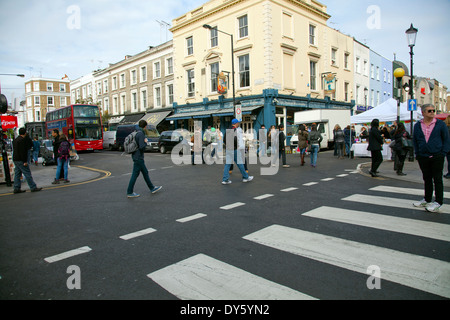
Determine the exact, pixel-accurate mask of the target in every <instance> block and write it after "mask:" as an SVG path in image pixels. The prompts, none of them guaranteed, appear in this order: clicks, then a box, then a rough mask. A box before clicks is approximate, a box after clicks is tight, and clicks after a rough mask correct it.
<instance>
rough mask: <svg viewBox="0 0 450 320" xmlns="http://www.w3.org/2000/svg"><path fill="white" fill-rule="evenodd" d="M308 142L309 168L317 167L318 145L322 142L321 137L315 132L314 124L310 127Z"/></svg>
mask: <svg viewBox="0 0 450 320" xmlns="http://www.w3.org/2000/svg"><path fill="white" fill-rule="evenodd" d="M308 140H309V144H310V145H311V167H313V168H315V167H316V166H317V153H319V149H320V143H321V142H322V140H323V138H322V135H321V134H320V132H319V131H317V125H316V124H315V123H314V124H313V125H312V126H311V132H310V133H309V138H308Z"/></svg>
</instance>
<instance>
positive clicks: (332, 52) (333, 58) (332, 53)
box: [331, 48, 337, 66]
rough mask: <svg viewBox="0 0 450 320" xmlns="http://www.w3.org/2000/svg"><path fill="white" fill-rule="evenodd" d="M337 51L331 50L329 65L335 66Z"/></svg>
mask: <svg viewBox="0 0 450 320" xmlns="http://www.w3.org/2000/svg"><path fill="white" fill-rule="evenodd" d="M336 57H337V49H335V48H332V49H331V65H332V66H337V58H336Z"/></svg>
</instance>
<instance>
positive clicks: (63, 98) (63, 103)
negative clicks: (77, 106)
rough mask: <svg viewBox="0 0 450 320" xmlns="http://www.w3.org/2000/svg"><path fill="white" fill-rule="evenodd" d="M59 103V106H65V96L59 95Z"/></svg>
mask: <svg viewBox="0 0 450 320" xmlns="http://www.w3.org/2000/svg"><path fill="white" fill-rule="evenodd" d="M59 103H60V105H61V107H65V106H67V103H66V97H61V98H60V100H59Z"/></svg>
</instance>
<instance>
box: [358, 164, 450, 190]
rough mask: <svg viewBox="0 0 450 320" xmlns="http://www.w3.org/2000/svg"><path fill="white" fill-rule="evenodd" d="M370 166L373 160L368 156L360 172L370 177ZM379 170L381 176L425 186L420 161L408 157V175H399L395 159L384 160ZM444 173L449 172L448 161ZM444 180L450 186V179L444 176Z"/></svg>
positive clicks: (404, 168)
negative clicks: (396, 170)
mask: <svg viewBox="0 0 450 320" xmlns="http://www.w3.org/2000/svg"><path fill="white" fill-rule="evenodd" d="M370 166H371V160H370V158H367V162H366V163H363V164H361V166H360V168H359V169H360V172H361V173H362V174H364V175H367V176H369V177H370V174H369V170H370ZM378 171H379V173H378V175H379V176H380V178H384V179H386V178H387V179H396V180H402V181H408V182H413V183H418V184H420V185H421V186H422V187H423V179H422V171H420V168H419V163H418V162H417V160H414V162H409V161H408V159H406V161H405V166H404V167H403V172H404V173H406V176H398V175H397V173H396V172H395V171H394V161H392V160H384V161H383V163H382V164H381V165H380V167H379V168H378ZM444 174H447V162H446V163H445V165H444ZM373 179H379V178H373ZM443 180H444V187H450V179H445V178H443Z"/></svg>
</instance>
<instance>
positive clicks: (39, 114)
mask: <svg viewBox="0 0 450 320" xmlns="http://www.w3.org/2000/svg"><path fill="white" fill-rule="evenodd" d="M35 121H41V112H40V111H39V110H36V118H35Z"/></svg>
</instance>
